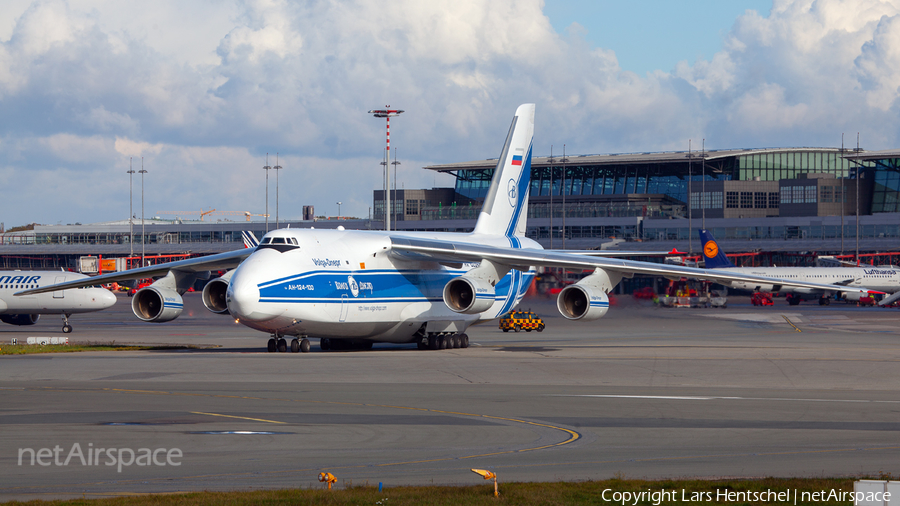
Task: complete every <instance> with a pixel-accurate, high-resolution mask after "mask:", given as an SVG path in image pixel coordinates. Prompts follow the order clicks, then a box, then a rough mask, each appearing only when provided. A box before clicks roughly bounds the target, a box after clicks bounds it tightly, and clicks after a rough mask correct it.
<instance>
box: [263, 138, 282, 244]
mask: <svg viewBox="0 0 900 506" xmlns="http://www.w3.org/2000/svg"><path fill="white" fill-rule="evenodd" d="M272 168H273V169H275V228H276V229H277V228H278V171H279V170H281V165H278V153H275V166H274V167H272ZM268 174H269V173H268V172H266V175H268ZM266 188H268V185H266ZM266 200H268V199H266Z"/></svg>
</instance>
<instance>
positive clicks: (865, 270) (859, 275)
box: [727, 267, 900, 294]
mask: <svg viewBox="0 0 900 506" xmlns="http://www.w3.org/2000/svg"><path fill="white" fill-rule="evenodd" d="M727 270H728V271H730V272H739V273H742V274H752V275H755V276H766V277H770V278H780V279H787V280H793V281H808V282H810V283H825V284H838V285H842V286H847V287H866V288H868V289H870V290H877V291H880V292H887V293H894V292H896V291H898V290H900V270H898V269H895V268H893V267H731V268H728V269H727ZM731 286H733V287H735V288H743V289H747V290H755V291H761V292H772V291H777V292H787V293H804V294H811V293H818V292H817V291H816V290H813V289H809V288H792V287H787V286H784V287H777V286H776V287H773V286H772V285H760V284H758V283H745V282H733V283H732V284H731ZM773 288H774V289H773Z"/></svg>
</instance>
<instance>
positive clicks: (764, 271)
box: [700, 230, 900, 306]
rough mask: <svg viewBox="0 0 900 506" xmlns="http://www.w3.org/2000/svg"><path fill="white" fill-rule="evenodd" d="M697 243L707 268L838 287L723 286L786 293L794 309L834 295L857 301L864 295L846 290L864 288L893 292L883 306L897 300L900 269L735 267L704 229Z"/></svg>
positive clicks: (826, 300) (827, 301)
mask: <svg viewBox="0 0 900 506" xmlns="http://www.w3.org/2000/svg"><path fill="white" fill-rule="evenodd" d="M700 244H702V245H703V258H704V260H705V266H706V268H707V269H727V270H728V272H740V273H742V274H752V275H755V276H766V277H769V278H781V279H790V280H800V281H809V282H813V283H827V284H829V285H839V286H835V287H833V288H830V289H821V288H806V287H798V286H789V285H780V284H777V283H759V282H745V281H735V282H732V283H724V284H726V285H728V286H732V287H734V288H742V289H745V290H753V291H756V292H783V293H787V294H788V295H787V301H788V304H790V305H792V306H796V305H797V304H800V301H801V300H803V299H819V305H828V304H830V303H831V298H830V296H832V295H835V294H837V296H838V297H840V298H844V299H846V300H851V301H857V300H859V298H860V296H863V295H865V294H864V293H861V292H859V291H857V290H849V291H845V289H846V288H859V287H862V286H865V287H866V288H868V289H870V290H877V291H879V292H884V293H893V294H894V296H891V297H888V298H886V299H885V300H883V301H882V303H890V302H893V301H894V300H896V299H898V298H900V295H898V293H900V270H898V269H896V268H894V267H736V266H735V265H734V264H733V263H731V260H728V257H727V256H725V252H723V251H722V249H721V248H719V244H718V243H717V242H716V240H715V238H713V236H712V234H710V233H709V232H708V231H706V230H700Z"/></svg>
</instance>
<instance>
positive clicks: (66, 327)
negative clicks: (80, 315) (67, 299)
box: [62, 314, 72, 334]
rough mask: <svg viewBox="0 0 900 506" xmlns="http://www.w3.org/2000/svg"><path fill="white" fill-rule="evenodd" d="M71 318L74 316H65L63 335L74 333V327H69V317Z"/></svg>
mask: <svg viewBox="0 0 900 506" xmlns="http://www.w3.org/2000/svg"><path fill="white" fill-rule="evenodd" d="M70 316H72V315H71V314H63V328H62V331H63V334H71V333H72V326H71V325H69V317H70Z"/></svg>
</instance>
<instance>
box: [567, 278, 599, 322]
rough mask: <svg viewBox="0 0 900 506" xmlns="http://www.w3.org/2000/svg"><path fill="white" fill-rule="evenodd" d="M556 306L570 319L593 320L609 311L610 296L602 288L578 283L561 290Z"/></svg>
mask: <svg viewBox="0 0 900 506" xmlns="http://www.w3.org/2000/svg"><path fill="white" fill-rule="evenodd" d="M556 307H557V308H558V309H559V312H560V314H562V315H563V316H564V317H566V318H568V319H569V320H584V321H591V320H596V319H598V318H602V317H603V316H605V315H606V312H607V311H609V297H607V295H606V293H605V292H603V291H602V290H600V289H598V288H596V287H591V286H587V285H582V284H581V283H577V284H574V285H570V286H567V287H565V288H563V289H562V291H561V292H559V298H557V299H556Z"/></svg>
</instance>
